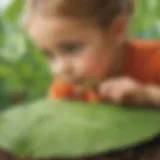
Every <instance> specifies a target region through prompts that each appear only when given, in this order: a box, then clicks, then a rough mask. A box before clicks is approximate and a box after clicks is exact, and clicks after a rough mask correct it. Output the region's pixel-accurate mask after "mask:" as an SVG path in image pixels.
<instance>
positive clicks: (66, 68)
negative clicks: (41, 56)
mask: <svg viewBox="0 0 160 160" xmlns="http://www.w3.org/2000/svg"><path fill="white" fill-rule="evenodd" d="M54 67H55V68H54V70H55V73H57V74H61V75H68V76H69V75H71V74H72V66H71V62H69V61H61V62H58V63H56V64H55V66H54Z"/></svg>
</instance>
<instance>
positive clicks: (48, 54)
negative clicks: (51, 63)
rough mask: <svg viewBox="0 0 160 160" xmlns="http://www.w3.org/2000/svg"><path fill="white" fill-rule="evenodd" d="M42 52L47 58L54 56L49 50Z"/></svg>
mask: <svg viewBox="0 0 160 160" xmlns="http://www.w3.org/2000/svg"><path fill="white" fill-rule="evenodd" d="M43 53H44V55H45V56H46V57H47V58H49V59H53V58H54V54H53V53H51V52H43Z"/></svg>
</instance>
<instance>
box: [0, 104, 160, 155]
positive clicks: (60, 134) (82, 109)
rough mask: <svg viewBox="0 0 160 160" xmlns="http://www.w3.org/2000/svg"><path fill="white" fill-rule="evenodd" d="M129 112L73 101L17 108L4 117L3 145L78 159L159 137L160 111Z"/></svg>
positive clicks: (0, 132) (19, 151)
mask: <svg viewBox="0 0 160 160" xmlns="http://www.w3.org/2000/svg"><path fill="white" fill-rule="evenodd" d="M128 107H129V106H128ZM128 107H127V109H125V108H121V107H120V106H112V105H107V104H92V103H82V102H81V103H80V102H69V101H39V102H36V103H35V104H32V105H29V107H25V106H23V107H22V106H19V107H16V108H14V109H11V110H9V111H5V112H4V113H1V115H0V146H1V147H2V148H4V149H6V150H8V151H11V152H13V153H15V154H17V155H20V156H28V155H32V156H33V157H34V158H44V157H57V158H64V157H65V158H77V157H81V156H88V155H89V156H92V155H97V154H100V153H103V152H109V151H113V150H116V149H124V148H126V147H130V146H134V145H135V144H137V143H141V142H143V141H146V140H150V139H152V138H154V137H155V136H156V135H158V134H159V133H160V125H159V124H160V113H159V112H157V111H155V110H146V109H145V110H143V109H128Z"/></svg>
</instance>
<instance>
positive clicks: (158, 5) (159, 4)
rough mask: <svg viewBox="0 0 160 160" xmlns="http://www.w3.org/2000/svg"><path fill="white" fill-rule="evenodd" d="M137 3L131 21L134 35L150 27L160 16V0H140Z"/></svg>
mask: <svg viewBox="0 0 160 160" xmlns="http://www.w3.org/2000/svg"><path fill="white" fill-rule="evenodd" d="M135 3H136V7H135V14H134V17H133V20H132V22H131V30H132V32H133V34H134V36H135V34H136V35H138V34H140V33H142V32H144V31H146V30H147V29H149V28H150V27H151V26H152V25H153V24H155V23H157V21H159V18H160V1H159V0H138V1H136V2H135Z"/></svg>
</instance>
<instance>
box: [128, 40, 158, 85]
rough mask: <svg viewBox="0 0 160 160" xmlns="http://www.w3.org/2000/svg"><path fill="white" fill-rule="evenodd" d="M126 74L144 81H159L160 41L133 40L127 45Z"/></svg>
mask: <svg viewBox="0 0 160 160" xmlns="http://www.w3.org/2000/svg"><path fill="white" fill-rule="evenodd" d="M126 52H127V54H126V55H127V58H126V72H127V74H129V75H131V76H133V77H135V78H137V79H139V80H141V81H143V82H148V83H150V82H151V83H152V82H155V81H157V80H158V81H159V79H160V77H159V79H158V78H157V77H156V76H157V74H158V72H159V73H160V41H154V40H148V41H146V40H132V41H129V42H128V43H127V51H126Z"/></svg>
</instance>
